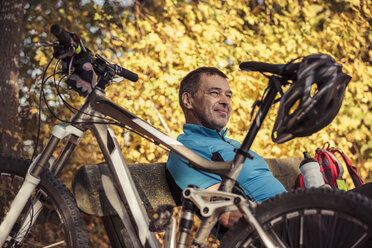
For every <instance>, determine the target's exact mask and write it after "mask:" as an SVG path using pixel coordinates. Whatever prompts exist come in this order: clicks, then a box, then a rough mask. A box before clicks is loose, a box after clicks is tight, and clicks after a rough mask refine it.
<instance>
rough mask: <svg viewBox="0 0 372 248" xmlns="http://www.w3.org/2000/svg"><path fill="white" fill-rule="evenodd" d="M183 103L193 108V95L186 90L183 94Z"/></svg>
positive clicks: (186, 106)
mask: <svg viewBox="0 0 372 248" xmlns="http://www.w3.org/2000/svg"><path fill="white" fill-rule="evenodd" d="M182 104H183V107H184V108H186V109H192V96H191V94H190V93H189V92H184V93H183V94H182Z"/></svg>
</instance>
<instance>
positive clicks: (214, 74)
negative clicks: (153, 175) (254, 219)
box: [167, 67, 285, 227]
mask: <svg viewBox="0 0 372 248" xmlns="http://www.w3.org/2000/svg"><path fill="white" fill-rule="evenodd" d="M226 79H227V76H226V75H225V74H224V73H223V72H221V71H220V70H218V69H217V68H214V67H201V68H198V69H196V70H194V71H192V72H190V73H189V74H188V75H186V77H185V78H184V79H183V80H182V81H181V85H180V91H179V102H180V105H181V107H182V110H183V112H184V114H185V119H186V124H184V126H183V131H184V133H183V134H181V135H179V136H178V138H177V139H178V140H179V141H180V142H181V143H183V144H184V145H185V146H186V147H188V148H189V149H191V150H193V151H194V152H195V153H197V154H199V155H200V156H202V157H204V158H205V159H208V160H212V161H230V160H232V159H233V158H234V155H235V152H234V149H235V148H239V147H240V143H239V142H238V141H236V140H233V139H229V138H227V137H226V134H227V131H228V130H227V129H226V128H225V126H226V124H227V123H228V121H229V118H230V114H231V102H230V101H231V96H232V92H231V89H230V86H229V83H228V82H227V80H226ZM250 153H251V154H253V155H254V159H247V160H246V162H245V164H244V166H243V169H242V171H241V173H240V175H239V177H238V182H239V183H240V184H241V185H243V186H244V187H242V188H243V190H244V192H245V194H246V195H248V196H249V197H250V198H251V199H252V200H254V201H257V202H262V201H264V200H266V199H268V198H270V197H273V196H275V195H277V194H280V193H283V192H285V188H284V187H283V185H282V184H281V183H280V182H279V181H278V180H277V179H276V178H275V177H274V176H273V174H272V173H271V171H270V170H269V167H268V165H267V164H266V162H265V160H264V159H263V158H261V157H260V156H259V155H258V154H256V153H254V152H253V151H250ZM167 175H168V181H170V183H171V184H172V186H173V187H171V188H172V190H173V191H174V192H178V194H175V195H178V196H176V197H178V198H179V199H180V197H181V191H182V190H183V189H185V188H186V187H187V186H188V185H190V184H192V185H196V186H198V187H199V188H206V189H211V190H217V189H218V187H219V183H220V182H221V178H220V177H219V176H218V175H215V174H212V173H206V172H200V171H197V170H195V169H193V168H190V167H188V166H187V165H186V164H185V163H183V162H182V161H181V160H179V159H178V158H176V157H175V156H173V154H172V153H170V155H169V158H168V162H167ZM246 189H248V190H249V192H248V190H246ZM240 216H241V215H240V213H239V212H228V213H224V214H223V215H222V217H221V219H220V223H221V224H222V225H224V226H226V227H231V226H232V225H233V224H234V223H235V222H236V221H237V220H238V219H239V218H240Z"/></svg>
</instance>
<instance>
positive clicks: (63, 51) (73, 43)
mask: <svg viewBox="0 0 372 248" xmlns="http://www.w3.org/2000/svg"><path fill="white" fill-rule="evenodd" d="M50 32H51V33H52V34H53V35H54V36H55V37H56V38H57V39H58V41H59V46H60V47H57V46H55V50H56V49H59V51H60V52H55V55H54V56H55V57H57V58H62V59H63V58H65V57H70V59H72V58H73V57H75V58H74V60H79V59H80V60H89V62H90V63H91V64H92V65H93V69H94V71H95V73H97V75H98V76H100V77H101V78H104V80H105V81H107V82H105V84H107V83H108V81H110V80H111V79H112V78H113V77H114V76H115V75H117V76H120V77H124V78H126V79H128V80H130V81H132V82H137V80H138V75H137V74H136V73H134V72H132V71H130V70H127V69H125V68H123V67H121V66H119V65H117V64H111V63H109V62H108V61H106V60H105V59H104V58H103V57H102V56H99V55H96V58H94V57H93V56H92V53H91V52H90V50H89V49H86V48H85V47H84V45H83V43H82V41H81V40H80V39H79V38H78V37H77V35H75V34H73V33H70V32H67V31H65V30H64V29H63V28H62V27H61V26H60V25H58V24H54V25H53V26H52V27H51V28H50ZM71 48H73V51H71ZM75 55H79V56H75ZM107 72H108V73H107ZM101 86H103V87H105V85H101Z"/></svg>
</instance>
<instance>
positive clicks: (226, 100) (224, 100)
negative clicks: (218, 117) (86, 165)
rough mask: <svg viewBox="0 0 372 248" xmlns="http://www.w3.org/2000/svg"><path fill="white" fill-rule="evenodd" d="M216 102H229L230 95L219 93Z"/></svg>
mask: <svg viewBox="0 0 372 248" xmlns="http://www.w3.org/2000/svg"><path fill="white" fill-rule="evenodd" d="M218 102H219V103H221V104H230V97H228V96H226V95H223V94H221V95H220V99H219V101H218Z"/></svg>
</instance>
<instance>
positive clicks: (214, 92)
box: [210, 91, 219, 96]
mask: <svg viewBox="0 0 372 248" xmlns="http://www.w3.org/2000/svg"><path fill="white" fill-rule="evenodd" d="M210 94H211V95H212V96H218V95H219V93H218V92H217V91H211V93H210Z"/></svg>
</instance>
